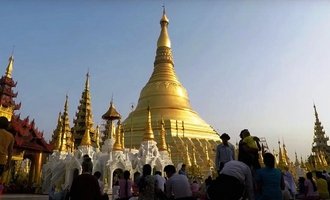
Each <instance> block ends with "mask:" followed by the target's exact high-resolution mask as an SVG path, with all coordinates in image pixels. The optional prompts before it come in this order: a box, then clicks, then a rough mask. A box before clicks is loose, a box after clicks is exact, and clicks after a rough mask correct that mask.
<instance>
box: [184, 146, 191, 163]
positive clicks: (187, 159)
mask: <svg viewBox="0 0 330 200" xmlns="http://www.w3.org/2000/svg"><path fill="white" fill-rule="evenodd" d="M185 161H186V166H188V167H191V159H190V156H189V148H188V145H186V159H185Z"/></svg>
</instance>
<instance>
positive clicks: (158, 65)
mask: <svg viewBox="0 0 330 200" xmlns="http://www.w3.org/2000/svg"><path fill="white" fill-rule="evenodd" d="M168 24H169V20H168V18H167V16H166V13H165V9H164V11H163V16H162V18H161V20H160V25H161V32H160V36H159V38H158V41H157V51H156V57H155V61H154V70H153V73H152V75H151V77H150V79H149V81H148V82H147V84H146V85H145V86H144V88H143V89H142V91H141V93H140V98H139V100H138V104H137V106H136V108H135V110H133V111H132V112H131V113H130V114H129V116H128V117H127V118H126V119H125V120H124V122H123V124H124V132H125V146H126V148H139V145H140V144H141V141H142V140H143V135H144V133H145V132H146V123H147V119H148V107H150V112H151V118H152V122H151V124H152V129H153V132H154V135H155V138H154V140H155V141H156V142H158V143H160V136H159V135H160V134H159V133H160V131H161V121H162V119H163V121H164V123H165V130H166V142H167V149H168V151H169V153H170V155H171V157H172V161H173V162H174V163H175V164H178V163H180V162H183V163H186V164H187V165H194V164H195V165H199V166H201V167H202V169H201V170H203V171H205V170H208V169H210V168H212V167H213V165H214V163H213V160H214V159H213V158H214V154H215V153H214V149H215V145H216V144H217V143H218V142H219V135H218V134H217V132H216V131H215V130H214V129H213V128H212V127H211V126H210V125H209V124H207V123H206V122H205V121H204V120H203V119H201V117H200V116H199V115H198V113H197V112H196V111H194V110H193V109H192V108H191V106H190V101H189V97H188V93H187V90H186V89H185V88H184V87H183V85H182V84H181V83H180V81H179V80H178V78H177V76H176V74H175V70H174V61H173V56H172V50H171V41H170V38H169V35H168V31H167V28H168Z"/></svg>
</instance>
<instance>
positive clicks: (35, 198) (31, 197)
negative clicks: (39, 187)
mask: <svg viewBox="0 0 330 200" xmlns="http://www.w3.org/2000/svg"><path fill="white" fill-rule="evenodd" d="M7 199H8V200H14V199H22V200H23V199H26V200H48V195H38V194H2V195H0V200H7Z"/></svg>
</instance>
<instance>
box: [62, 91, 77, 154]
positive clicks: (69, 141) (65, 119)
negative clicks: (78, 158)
mask: <svg viewBox="0 0 330 200" xmlns="http://www.w3.org/2000/svg"><path fill="white" fill-rule="evenodd" d="M68 99H69V97H68V95H66V97H65V104H64V112H63V116H62V123H63V126H62V131H63V133H62V134H63V135H65V138H66V141H65V143H66V150H67V151H69V152H72V151H73V142H74V141H73V137H72V133H71V127H70V118H69V100H68Z"/></svg>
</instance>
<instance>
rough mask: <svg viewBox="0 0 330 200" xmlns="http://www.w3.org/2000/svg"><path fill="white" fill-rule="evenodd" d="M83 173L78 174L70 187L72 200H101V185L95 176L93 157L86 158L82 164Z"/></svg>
mask: <svg viewBox="0 0 330 200" xmlns="http://www.w3.org/2000/svg"><path fill="white" fill-rule="evenodd" d="M81 167H82V174H80V175H79V176H77V177H76V178H75V179H74V180H73V182H72V186H71V189H70V197H71V198H70V199H71V200H101V192H100V185H99V182H98V180H97V178H96V177H95V176H93V175H92V174H91V173H92V170H93V163H92V161H91V159H90V158H89V159H86V160H84V161H83V162H82V164H81Z"/></svg>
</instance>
